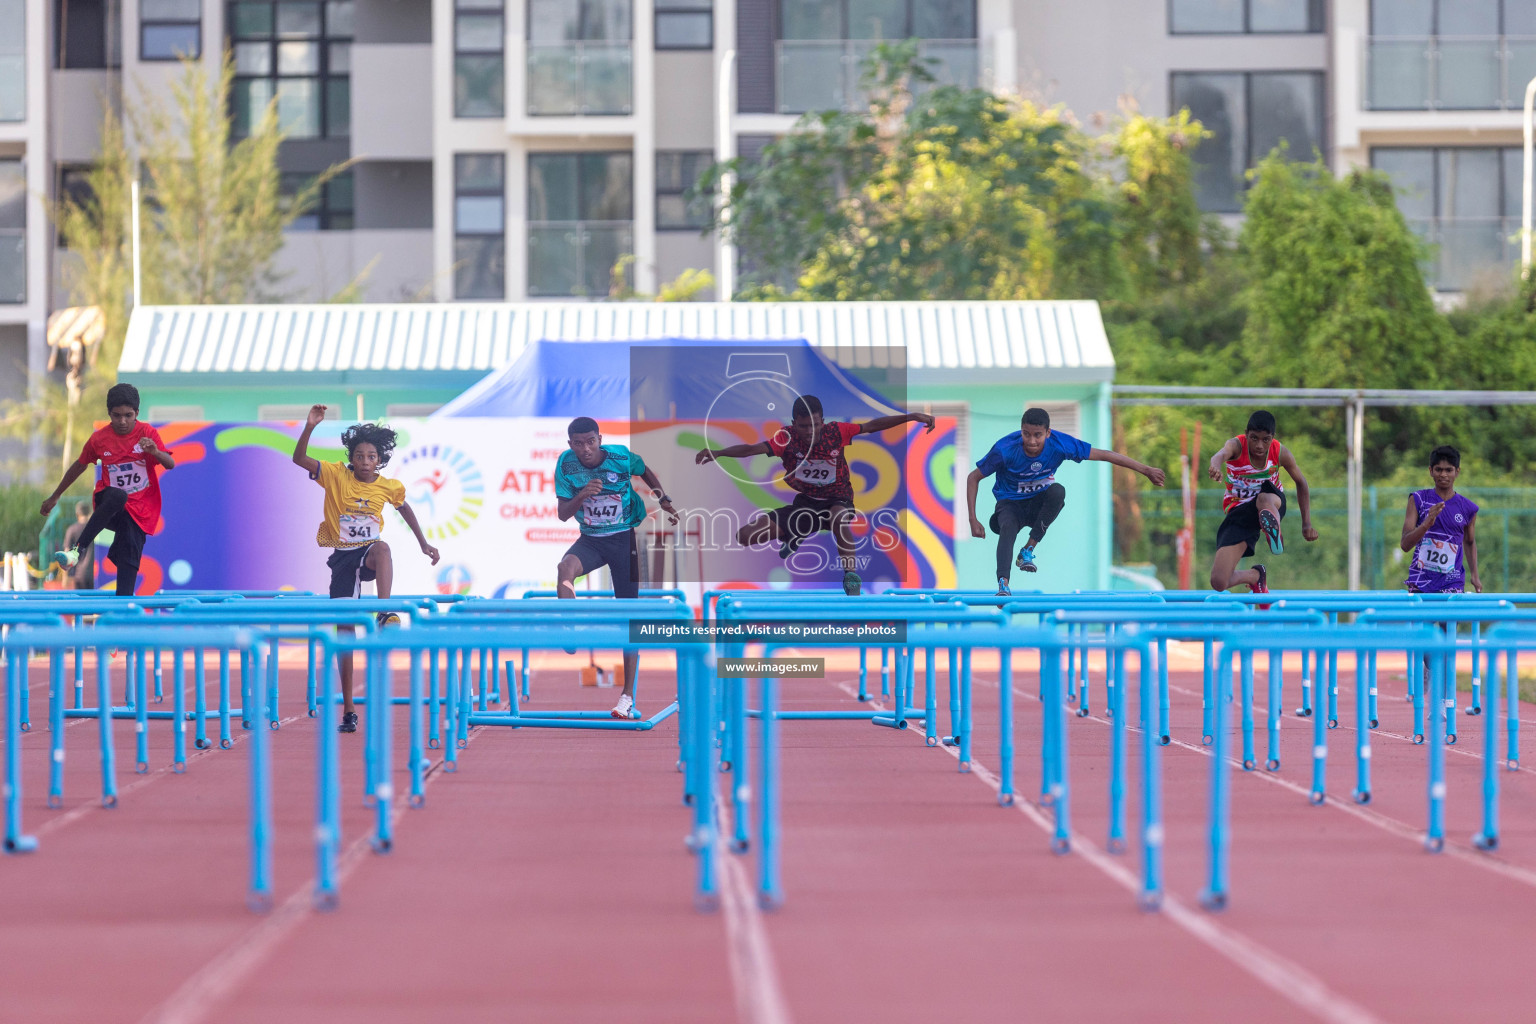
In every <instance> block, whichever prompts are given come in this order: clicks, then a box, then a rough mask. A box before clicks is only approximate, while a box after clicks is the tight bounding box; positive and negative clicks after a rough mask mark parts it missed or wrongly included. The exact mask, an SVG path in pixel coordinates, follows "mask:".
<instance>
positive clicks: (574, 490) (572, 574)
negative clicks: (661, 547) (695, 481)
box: [555, 416, 677, 718]
mask: <svg viewBox="0 0 1536 1024" xmlns="http://www.w3.org/2000/svg"><path fill="white" fill-rule="evenodd" d="M566 436H567V437H568V438H569V441H570V446H571V448H570V451H567V452H563V453H561V455H560V459H559V461H558V462H557V463H555V497H556V498H557V499H559V505H558V507H557V509H556V512H557V514H558V515H559V517H560V521H561V522H564V521H565V520H567V519H570V518H572V517H575V519H576V525H577V526H578V527H580V529H581V536H580V537H578V538H577V540H576V543H575V544H572V545H571V547H570V550H569V551H567V552H566V553H565V557H563V558H561V559H560V565H559V567H558V568H557V569H556V573H557V577H558V579H559V583H558V585H557V587H556V591H555V592H556V593H557V594H558V595H559V596H560V597H569V598H574V597H575V596H576V577H578V576H585V575H587V574H588V573H592V572H596V571H597V570H598V569H599V568H601V567H602V566H604V565H606V566H607V567H608V572H609V575H611V576H612V577H613V594H614V596H615V597H639V596H640V556H639V551H638V549H637V547H636V545H635V527H636V526H639V525H640V524H641V523H642V522H644V521H645V502H644V501H643V500H641V498H640V496H639V495H638V494H636V493H635V489H634V486H633V484H632V483H631V480H630V478H631V477H636V476H638V477H640V478H641V479H642V480H644V481H645V482H646V484H647V485H648V486H649V487H650V488H651V490H652V491H654V492H655V493H656V498H657V502H658V504H660V505H661V508H662V510H663V511H665V512H666V513H667V515H669V516H671V517H672V521H673V522H674V523H675V522H677V510H676V509H674V508H673V507H672V499H671V498H669V497H667V495H666V493H665V492H664V490H663V488H662V486H661V481H660V480H658V479H656V474H655V473H654V472H653V471H652V470H651V469H650V467H648V466H647V465H646V464H645V460H644V459H642V458H641V457H640V456H639V455H637V454H636V453H634V452H632V451H630V450H629V449H628V448H626V447H624V446H623V445H621V444H608V445H605V444H603V435H602V434H600V433H598V429H597V421H596V420H594V419H592V418H591V417H588V416H578V417H577V418H576V419H574V420H572V421H571V424H570V426H569V427H567V428H566ZM634 710H635V655H634V652H633V651H625V652H624V692H623V693H622V694H621V695H620V696H619V702H618V704H617V705H615V706H614V709H613V712H612V713H613V717H614V718H630V717H632V716H633V714H634Z"/></svg>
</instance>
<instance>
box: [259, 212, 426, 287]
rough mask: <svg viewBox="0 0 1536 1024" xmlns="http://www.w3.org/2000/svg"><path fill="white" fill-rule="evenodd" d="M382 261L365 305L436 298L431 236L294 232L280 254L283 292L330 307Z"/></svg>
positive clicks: (373, 273) (367, 282)
mask: <svg viewBox="0 0 1536 1024" xmlns="http://www.w3.org/2000/svg"><path fill="white" fill-rule="evenodd" d="M376 257H377V259H378V262H377V263H375V264H374V265H373V267H372V269H371V270H370V271H369V273H368V276H367V277H366V278H365V279H364V283H363V295H362V298H363V300H364V301H366V302H424V301H428V300H430V299H431V297H432V283H433V281H432V231H431V229H430V228H428V229H417V230H383V231H361V230H360V231H293V232H289V233H288V235H287V240H286V242H285V243H284V245H283V248H282V251H281V252H280V253H279V254H278V257H277V265H278V267H279V268H280V269H281V270H283V271H285V272H287V274H288V276H287V277H286V278H285V279H284V281H283V284H282V287H283V289H284V290H285V291H287V292H289V293H291V294H292V300H293V301H295V302H325V301H327V300H329V299H330V298H332V297H333V296H334V295H336V293H337V292H339V291H341V290H342V289H343V288H345V287H346V286H347V285H348V284H349V283H350V282H351V281H352V279H353V278H355V277H356V276H357V275H358V274H360V273H362V272H363V270H364V268H366V267H368V265H369V263H370V262H371V261H372V260H374V259H375V258H376Z"/></svg>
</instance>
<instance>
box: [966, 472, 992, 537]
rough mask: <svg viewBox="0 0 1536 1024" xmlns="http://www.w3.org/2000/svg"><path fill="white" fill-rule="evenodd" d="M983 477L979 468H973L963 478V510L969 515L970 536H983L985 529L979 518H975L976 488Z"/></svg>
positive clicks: (985, 532) (985, 533)
mask: <svg viewBox="0 0 1536 1024" xmlns="http://www.w3.org/2000/svg"><path fill="white" fill-rule="evenodd" d="M982 479H983V476H982V472H981V470H979V469H973V470H971V471H970V473H969V474H967V475H966V478H965V510H966V512H968V513H970V517H971V536H972V537H985V536H986V535H987V531H986V530H985V529H984V528H983V527H982V525H981V520H980V519H977V518H976V490H977V488H979V487H980V486H981V481H982Z"/></svg>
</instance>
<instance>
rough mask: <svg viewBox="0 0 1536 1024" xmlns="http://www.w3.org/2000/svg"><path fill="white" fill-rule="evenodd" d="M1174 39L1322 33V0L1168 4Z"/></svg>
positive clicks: (1219, 0)
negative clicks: (1179, 37)
mask: <svg viewBox="0 0 1536 1024" xmlns="http://www.w3.org/2000/svg"><path fill="white" fill-rule="evenodd" d="M1168 30H1169V32H1171V33H1172V34H1174V35H1186V34H1187V35H1244V34H1261V33H1269V32H1321V31H1323V0H1169V2H1168Z"/></svg>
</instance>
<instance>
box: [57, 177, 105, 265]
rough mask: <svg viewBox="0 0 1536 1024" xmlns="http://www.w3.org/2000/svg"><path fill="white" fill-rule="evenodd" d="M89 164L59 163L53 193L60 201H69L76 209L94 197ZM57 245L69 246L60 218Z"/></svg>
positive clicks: (94, 192)
mask: <svg viewBox="0 0 1536 1024" xmlns="http://www.w3.org/2000/svg"><path fill="white" fill-rule="evenodd" d="M91 170H92V168H91V165H90V164H59V165H58V167H57V169H56V174H57V175H58V181H57V182H56V183H55V187H54V195H55V196H57V197H58V201H59V202H60V203H63V202H65V201H66V200H68V201H69V203H70V204H71V205H73V206H74V207H75V208H76V209H85V208H86V207H87V206H89V204H90V203H91V202H92V201H93V200H95V198H96V190H95V189H93V188H92V187H91ZM57 227H58V228H59V231H58V246H59V248H60V249H68V248H69V240H68V239H66V238H65V237H64V231H63V223H62V220H61V221H60V223H59V224H58V225H57Z"/></svg>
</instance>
